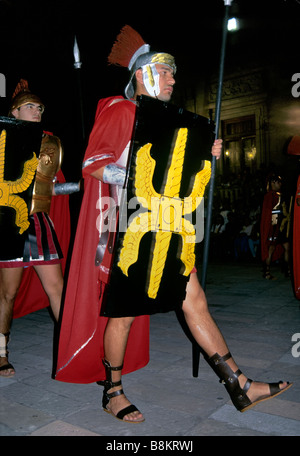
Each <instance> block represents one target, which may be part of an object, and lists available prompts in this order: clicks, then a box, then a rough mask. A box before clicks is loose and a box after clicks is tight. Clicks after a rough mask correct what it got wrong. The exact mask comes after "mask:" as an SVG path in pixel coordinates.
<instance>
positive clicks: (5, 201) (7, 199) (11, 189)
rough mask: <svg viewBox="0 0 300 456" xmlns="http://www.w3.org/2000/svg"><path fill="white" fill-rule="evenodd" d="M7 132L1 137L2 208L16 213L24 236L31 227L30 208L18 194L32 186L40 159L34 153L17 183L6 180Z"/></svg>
mask: <svg viewBox="0 0 300 456" xmlns="http://www.w3.org/2000/svg"><path fill="white" fill-rule="evenodd" d="M5 145H6V131H5V130H2V132H1V135H0V206H7V207H11V208H13V209H14V210H15V211H16V218H15V223H16V225H17V226H18V227H19V228H20V231H19V233H20V234H22V233H24V231H26V230H27V229H28V227H29V221H28V207H27V204H26V202H25V201H24V200H23V198H21V197H20V196H17V195H16V194H17V193H22V192H24V191H25V190H27V188H28V187H29V186H30V184H31V182H32V180H33V178H34V175H35V171H36V168H37V165H38V159H37V157H36V154H35V153H34V152H33V157H32V158H31V159H30V160H27V161H26V162H25V163H24V167H23V173H22V176H21V177H20V179H17V180H15V181H6V180H4V165H5Z"/></svg>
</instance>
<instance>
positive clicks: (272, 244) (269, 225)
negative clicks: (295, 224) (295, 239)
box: [260, 174, 290, 280]
mask: <svg viewBox="0 0 300 456" xmlns="http://www.w3.org/2000/svg"><path fill="white" fill-rule="evenodd" d="M281 187H282V180H281V177H280V176H278V175H275V174H272V175H271V176H269V178H268V183H267V189H268V191H267V193H266V194H265V196H264V200H263V205H262V211H261V222H260V233H261V259H262V262H263V263H264V278H265V279H268V280H272V279H274V277H273V276H272V275H271V272H270V267H271V263H272V262H273V261H276V260H278V259H279V258H281V257H282V255H283V254H284V264H285V272H286V273H287V274H289V271H290V267H289V262H290V255H289V250H290V244H289V239H288V235H287V227H288V223H284V222H285V221H288V220H287V216H288V214H287V213H286V211H287V208H286V203H285V202H283V201H282V191H281ZM288 210H289V208H288ZM285 216H286V217H285Z"/></svg>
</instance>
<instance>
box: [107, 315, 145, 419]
mask: <svg viewBox="0 0 300 456" xmlns="http://www.w3.org/2000/svg"><path fill="white" fill-rule="evenodd" d="M133 321H134V317H125V318H110V319H109V320H108V322H107V326H106V329H105V333H104V353H105V359H106V360H107V361H108V362H109V363H110V365H111V366H112V367H118V366H121V365H122V364H123V361H124V355H125V350H126V344H127V340H128V335H129V331H130V328H131V325H132V323H133ZM111 375H112V381H113V382H118V381H120V380H121V377H122V374H121V371H120V370H119V371H112V373H111ZM118 389H121V387H120V386H116V387H114V388H111V389H110V390H109V391H108V392H109V393H113V392H114V391H117V390H118ZM128 405H130V402H129V401H128V399H127V398H126V396H125V395H120V396H116V397H113V398H111V399H110V401H109V406H108V407H107V408H108V409H109V410H110V411H111V412H112V413H113V414H114V415H116V414H117V413H118V412H119V411H120V410H122V409H124V408H125V407H127V406H128ZM142 419H143V415H142V414H141V413H140V412H138V411H136V412H132V413H129V414H128V415H125V416H124V420H126V421H141V420H142Z"/></svg>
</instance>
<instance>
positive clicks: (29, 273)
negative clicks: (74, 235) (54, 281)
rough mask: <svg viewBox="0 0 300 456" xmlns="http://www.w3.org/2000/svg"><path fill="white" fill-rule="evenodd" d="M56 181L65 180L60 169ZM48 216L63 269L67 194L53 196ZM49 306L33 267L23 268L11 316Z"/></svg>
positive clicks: (67, 236) (66, 243)
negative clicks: (60, 254)
mask: <svg viewBox="0 0 300 456" xmlns="http://www.w3.org/2000/svg"><path fill="white" fill-rule="evenodd" d="M56 177H57V182H65V178H64V175H63V173H62V171H61V170H59V171H58V172H57V174H56ZM49 216H50V218H51V220H52V222H53V223H54V227H55V232H56V235H57V238H58V241H59V244H60V247H61V249H62V252H63V255H64V258H63V259H62V269H63V271H64V270H65V265H66V258H67V254H68V248H69V241H70V211H69V195H59V196H53V197H52V200H51V207H50V213H49ZM48 306H49V300H48V296H47V295H46V293H45V291H44V289H43V287H42V284H41V282H40V280H39V278H38V276H37V274H36V273H35V270H34V269H33V267H31V266H30V267H28V268H25V269H24V271H23V277H22V282H21V285H20V289H19V292H18V295H17V298H16V300H15V304H14V312H13V318H19V317H23V316H24V315H27V314H29V313H32V312H35V311H36V310H40V309H43V308H45V307H48Z"/></svg>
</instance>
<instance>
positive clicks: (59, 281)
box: [34, 264, 64, 321]
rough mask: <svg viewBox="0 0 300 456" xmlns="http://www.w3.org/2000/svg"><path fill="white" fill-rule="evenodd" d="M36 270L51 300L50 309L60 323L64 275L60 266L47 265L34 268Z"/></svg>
mask: <svg viewBox="0 0 300 456" xmlns="http://www.w3.org/2000/svg"><path fill="white" fill-rule="evenodd" d="M34 269H35V271H36V273H37V275H38V277H39V279H40V281H41V283H42V285H43V288H44V290H45V292H46V294H47V296H48V298H49V302H50V307H51V310H52V312H53V315H54V318H55V320H56V321H58V318H59V311H60V305H61V296H62V292H63V285H64V281H63V275H62V270H61V265H60V264H45V265H40V266H34Z"/></svg>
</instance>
